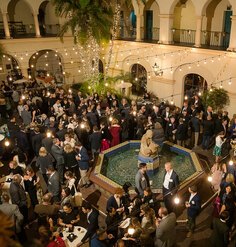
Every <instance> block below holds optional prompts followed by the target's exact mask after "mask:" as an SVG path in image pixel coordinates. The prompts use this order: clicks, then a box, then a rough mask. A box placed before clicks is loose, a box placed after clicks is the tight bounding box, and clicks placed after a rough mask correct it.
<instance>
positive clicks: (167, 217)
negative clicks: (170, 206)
mask: <svg viewBox="0 0 236 247" xmlns="http://www.w3.org/2000/svg"><path fill="white" fill-rule="evenodd" d="M158 216H159V217H158V218H157V220H156V237H155V247H163V246H168V247H172V246H174V244H175V242H176V229H175V226H176V216H175V214H174V213H173V212H172V213H170V214H169V213H168V210H167V208H165V207H160V208H159V210H158Z"/></svg>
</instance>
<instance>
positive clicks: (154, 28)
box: [144, 0, 160, 40]
mask: <svg viewBox="0 0 236 247" xmlns="http://www.w3.org/2000/svg"><path fill="white" fill-rule="evenodd" d="M159 12H160V11H159V6H158V4H157V2H156V1H155V0H149V1H147V2H146V4H145V8H144V39H145V40H159V30H158V29H159V26H160V21H159Z"/></svg>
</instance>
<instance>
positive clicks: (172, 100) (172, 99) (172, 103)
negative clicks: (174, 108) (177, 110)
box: [170, 95, 174, 105]
mask: <svg viewBox="0 0 236 247" xmlns="http://www.w3.org/2000/svg"><path fill="white" fill-rule="evenodd" d="M170 104H171V105H174V98H173V95H172V96H171V100H170Z"/></svg>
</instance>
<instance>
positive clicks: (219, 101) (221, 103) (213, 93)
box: [202, 88, 230, 112]
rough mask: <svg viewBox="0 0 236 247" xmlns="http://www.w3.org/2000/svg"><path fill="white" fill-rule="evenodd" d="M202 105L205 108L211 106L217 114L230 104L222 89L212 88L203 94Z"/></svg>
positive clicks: (226, 94)
mask: <svg viewBox="0 0 236 247" xmlns="http://www.w3.org/2000/svg"><path fill="white" fill-rule="evenodd" d="M202 100H203V105H204V106H205V108H206V107H207V106H211V107H212V109H213V111H215V112H217V111H219V110H222V109H223V108H224V107H226V106H228V105H229V104H230V99H229V95H228V92H227V91H226V90H225V89H223V88H212V90H206V91H205V92H204V93H203V97H202Z"/></svg>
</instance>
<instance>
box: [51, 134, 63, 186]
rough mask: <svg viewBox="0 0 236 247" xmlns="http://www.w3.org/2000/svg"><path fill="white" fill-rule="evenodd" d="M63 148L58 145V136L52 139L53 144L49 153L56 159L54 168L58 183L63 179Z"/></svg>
mask: <svg viewBox="0 0 236 247" xmlns="http://www.w3.org/2000/svg"><path fill="white" fill-rule="evenodd" d="M63 153H64V150H63V147H61V145H60V140H59V139H58V138H54V139H53V145H52V148H51V154H52V156H53V157H54V159H55V160H56V168H57V171H58V174H59V180H60V183H61V184H63V180H64V156H63Z"/></svg>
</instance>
